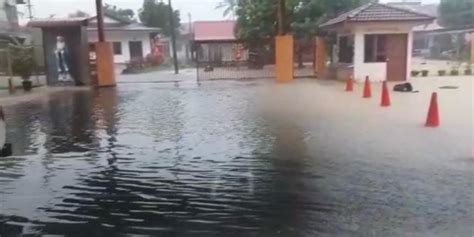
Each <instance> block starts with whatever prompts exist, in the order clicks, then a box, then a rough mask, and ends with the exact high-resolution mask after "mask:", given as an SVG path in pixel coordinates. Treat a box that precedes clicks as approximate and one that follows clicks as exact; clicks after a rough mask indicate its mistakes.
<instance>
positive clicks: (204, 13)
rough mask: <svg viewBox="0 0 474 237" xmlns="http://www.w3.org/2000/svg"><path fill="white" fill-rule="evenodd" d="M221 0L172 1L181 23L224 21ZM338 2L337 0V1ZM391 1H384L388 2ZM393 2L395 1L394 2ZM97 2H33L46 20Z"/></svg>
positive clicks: (123, 0) (135, 1)
mask: <svg viewBox="0 0 474 237" xmlns="http://www.w3.org/2000/svg"><path fill="white" fill-rule="evenodd" d="M103 1H104V2H105V3H109V4H113V5H116V6H118V7H120V8H131V9H134V10H138V9H139V8H140V7H141V5H142V3H143V0H103ZM220 1H221V0H172V2H173V7H174V8H175V9H178V10H180V11H181V19H182V20H181V21H182V22H187V21H188V13H191V15H192V20H193V21H195V20H219V19H223V16H222V10H217V9H215V6H216V5H217V4H218V3H219V2H220ZM335 1H337V0H335ZM387 1H390V0H382V2H387ZM392 1H393V0H392ZM94 2H95V0H31V3H32V4H33V6H34V8H33V10H34V11H33V12H34V15H35V17H38V18H44V17H49V16H51V15H55V16H57V17H60V16H67V14H69V13H72V12H75V11H76V10H82V11H85V12H88V13H90V14H91V15H94ZM438 2H439V0H423V3H438ZM19 11H20V12H23V13H26V12H27V11H26V9H25V8H24V7H21V6H20V7H19Z"/></svg>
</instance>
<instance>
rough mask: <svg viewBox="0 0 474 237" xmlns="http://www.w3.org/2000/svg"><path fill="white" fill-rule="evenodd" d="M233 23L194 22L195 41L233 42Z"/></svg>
mask: <svg viewBox="0 0 474 237" xmlns="http://www.w3.org/2000/svg"><path fill="white" fill-rule="evenodd" d="M234 27H235V21H197V22H194V40H195V41H229V40H235V39H236V38H235V36H234Z"/></svg>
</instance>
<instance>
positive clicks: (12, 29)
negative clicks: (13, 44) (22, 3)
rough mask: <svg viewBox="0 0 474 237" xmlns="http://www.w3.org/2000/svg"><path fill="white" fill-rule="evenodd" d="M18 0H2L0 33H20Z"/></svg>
mask: <svg viewBox="0 0 474 237" xmlns="http://www.w3.org/2000/svg"><path fill="white" fill-rule="evenodd" d="M16 4H17V3H16V0H0V34H1V35H16V34H17V33H19V25H18V12H17V8H16Z"/></svg>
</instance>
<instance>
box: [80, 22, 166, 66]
mask: <svg viewBox="0 0 474 237" xmlns="http://www.w3.org/2000/svg"><path fill="white" fill-rule="evenodd" d="M104 28H105V37H106V40H107V41H109V42H112V43H113V47H114V54H115V56H114V62H115V63H117V64H123V63H126V62H128V61H130V60H131V59H132V58H144V57H146V56H147V55H148V54H150V53H151V51H152V49H151V48H152V43H153V40H152V39H153V36H154V35H156V34H158V33H159V31H160V30H159V29H158V28H151V27H146V26H144V25H143V24H141V23H137V22H130V21H127V20H124V19H119V18H117V17H113V16H111V15H108V14H105V15H104ZM87 31H88V36H89V43H95V42H97V41H98V35H97V18H96V17H92V18H90V19H89V26H88V28H87Z"/></svg>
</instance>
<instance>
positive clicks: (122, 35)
mask: <svg viewBox="0 0 474 237" xmlns="http://www.w3.org/2000/svg"><path fill="white" fill-rule="evenodd" d="M105 38H106V40H107V41H109V42H121V43H122V54H121V55H115V56H114V62H115V63H118V64H123V63H127V62H128V61H130V48H129V44H128V43H129V42H130V41H141V42H142V48H143V52H142V53H143V57H146V55H147V54H149V53H151V41H150V35H149V33H148V32H139V31H133V32H124V31H106V32H105ZM97 41H98V36H97V32H95V31H89V42H90V43H95V42H97Z"/></svg>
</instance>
